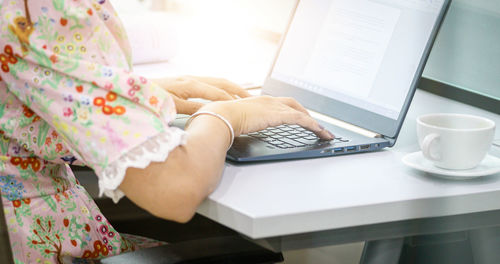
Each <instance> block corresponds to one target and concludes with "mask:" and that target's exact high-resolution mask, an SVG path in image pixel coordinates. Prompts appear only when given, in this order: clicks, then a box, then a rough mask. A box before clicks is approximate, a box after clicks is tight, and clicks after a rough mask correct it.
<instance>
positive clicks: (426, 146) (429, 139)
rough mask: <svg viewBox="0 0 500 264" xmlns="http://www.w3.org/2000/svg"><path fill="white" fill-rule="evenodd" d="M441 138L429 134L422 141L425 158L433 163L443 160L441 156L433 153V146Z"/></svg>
mask: <svg viewBox="0 0 500 264" xmlns="http://www.w3.org/2000/svg"><path fill="white" fill-rule="evenodd" d="M439 138H440V136H439V135H438V134H429V135H427V136H425V138H424V140H423V141H422V153H423V154H424V157H426V158H427V159H429V160H432V161H440V160H441V155H439V154H438V155H436V154H432V153H431V144H432V143H433V142H434V141H436V140H438V139H439Z"/></svg>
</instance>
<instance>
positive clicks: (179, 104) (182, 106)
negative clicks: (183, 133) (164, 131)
mask: <svg viewBox="0 0 500 264" xmlns="http://www.w3.org/2000/svg"><path fill="white" fill-rule="evenodd" d="M172 98H174V103H175V108H176V110H177V113H178V114H185V115H192V114H194V113H196V111H198V110H199V109H200V108H201V107H203V106H204V104H202V103H200V102H191V101H187V100H184V99H180V98H179V97H177V96H172Z"/></svg>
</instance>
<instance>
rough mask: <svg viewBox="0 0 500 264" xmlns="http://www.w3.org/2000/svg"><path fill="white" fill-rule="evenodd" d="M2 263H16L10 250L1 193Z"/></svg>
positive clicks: (0, 235)
mask: <svg viewBox="0 0 500 264" xmlns="http://www.w3.org/2000/svg"><path fill="white" fill-rule="evenodd" d="M0 263H14V260H13V259H12V251H11V249H10V241H9V231H8V230H7V223H6V222H5V216H4V214H3V203H2V195H1V193H0Z"/></svg>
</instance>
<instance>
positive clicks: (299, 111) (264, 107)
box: [201, 96, 335, 140]
mask: <svg viewBox="0 0 500 264" xmlns="http://www.w3.org/2000/svg"><path fill="white" fill-rule="evenodd" d="M201 110H205V111H212V112H215V113H218V114H220V115H222V116H224V117H225V118H226V119H227V120H228V121H229V122H230V123H231V125H232V126H233V129H234V134H235V135H234V136H235V137H237V136H239V135H241V134H248V133H250V132H256V131H259V130H263V129H266V128H268V127H274V126H279V125H282V124H289V125H299V126H301V127H303V128H305V129H308V130H310V131H312V132H314V133H315V134H316V135H317V136H318V137H319V138H321V139H325V140H332V139H333V138H334V137H335V136H334V135H333V134H332V133H331V132H329V131H328V130H326V129H325V128H324V127H322V126H321V125H320V124H319V123H318V122H317V121H316V120H314V119H313V118H312V117H311V116H310V115H309V113H308V112H307V110H306V109H305V108H304V107H303V106H302V105H300V104H299V103H298V102H297V101H296V100H295V99H293V98H288V97H287V98H284V97H271V96H259V97H251V98H245V99H240V100H234V101H228V102H214V103H210V104H207V105H205V106H204V107H202V109H201Z"/></svg>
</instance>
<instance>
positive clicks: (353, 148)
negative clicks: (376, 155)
mask: <svg viewBox="0 0 500 264" xmlns="http://www.w3.org/2000/svg"><path fill="white" fill-rule="evenodd" d="M345 150H346V151H347V152H353V151H356V147H347V148H345Z"/></svg>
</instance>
